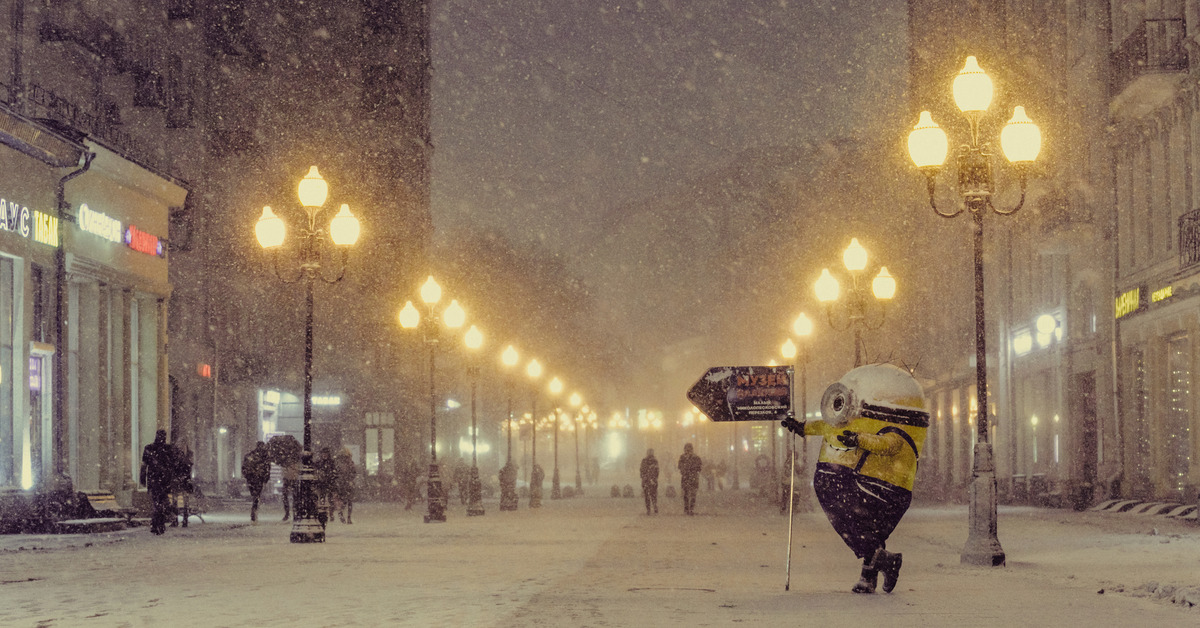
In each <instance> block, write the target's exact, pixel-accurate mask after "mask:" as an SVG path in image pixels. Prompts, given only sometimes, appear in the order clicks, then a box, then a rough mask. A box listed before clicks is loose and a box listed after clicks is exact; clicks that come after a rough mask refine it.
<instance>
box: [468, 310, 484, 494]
mask: <svg viewBox="0 0 1200 628" xmlns="http://www.w3.org/2000/svg"><path fill="white" fill-rule="evenodd" d="M463 340H464V341H465V342H466V344H467V348H468V349H470V350H471V353H472V355H471V366H469V367H467V371H468V372H469V373H470V374H471V477H469V478H467V516H468V517H478V516H479V515H482V514H484V510H483V488H482V487H481V486H480V483H479V453H478V452H479V428H478V425H477V423H476V421H475V393H476V389H477V388H478V387H479V363H478V362H477V354H478V351H479V348H480V347H482V346H483V333H482V332H480V331H479V328H478V327H476V326H474V325H471V328H470V329H468V330H467V333H466V335H464V336H463Z"/></svg>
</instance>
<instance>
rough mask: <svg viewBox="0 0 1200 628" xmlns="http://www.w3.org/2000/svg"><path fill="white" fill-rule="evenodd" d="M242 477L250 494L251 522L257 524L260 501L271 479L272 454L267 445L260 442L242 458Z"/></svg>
mask: <svg viewBox="0 0 1200 628" xmlns="http://www.w3.org/2000/svg"><path fill="white" fill-rule="evenodd" d="M242 477H243V478H245V479H246V490H248V491H249V492H250V500H251V501H250V521H255V522H257V521H258V500H259V499H260V498H261V497H262V490H263V486H264V485H266V483H267V480H269V479H270V478H271V454H270V453H269V452H268V451H267V444H266V443H264V442H262V441H261V440H260V441H258V444H256V445H255V446H254V449H251V450H250V451H249V452H248V453H247V454H246V455H245V456H243V457H242Z"/></svg>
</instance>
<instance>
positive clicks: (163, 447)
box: [138, 430, 175, 534]
mask: <svg viewBox="0 0 1200 628" xmlns="http://www.w3.org/2000/svg"><path fill="white" fill-rule="evenodd" d="M174 477H175V448H174V447H171V446H170V445H168V444H167V431H166V430H158V431H157V432H155V433H154V442H153V443H150V444H149V445H146V447H145V448H143V449H142V466H141V470H140V471H139V473H138V480H139V482H140V483H141V484H142V485H143V486H145V487H146V489H147V490H148V491H149V492H150V503H151V504H152V506H153V511H152V512H151V515H150V532H152V533H154V534H162V533H163V532H166V531H167V509H168V507H169V503H168V502H169V500H170V496H171V482H172V480H173V479H174Z"/></svg>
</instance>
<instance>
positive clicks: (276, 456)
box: [267, 434, 304, 521]
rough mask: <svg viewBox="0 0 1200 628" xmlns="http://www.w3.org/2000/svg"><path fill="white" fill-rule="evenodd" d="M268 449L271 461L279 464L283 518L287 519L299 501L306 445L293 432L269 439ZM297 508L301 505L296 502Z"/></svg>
mask: <svg viewBox="0 0 1200 628" xmlns="http://www.w3.org/2000/svg"><path fill="white" fill-rule="evenodd" d="M267 451H269V452H271V462H272V463H274V464H277V465H279V468H280V469H281V471H282V473H281V477H282V479H283V486H282V487H281V489H280V492H281V495H280V497H282V498H283V520H284V521H287V520H288V519H289V518H290V517H291V514H292V508H291V506H292V503H293V502H297V501H299V500H298V499H297V498H296V490H297V489H299V488H300V458H301V456H302V455H303V452H304V447H303V446H301V445H300V441H298V440H296V437H295V436H292V435H291V434H278V435H275V436H272V437H271V438H270V439H268V440H267ZM296 510H300V505H299V504H296Z"/></svg>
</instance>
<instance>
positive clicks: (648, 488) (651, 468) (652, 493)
mask: <svg viewBox="0 0 1200 628" xmlns="http://www.w3.org/2000/svg"><path fill="white" fill-rule="evenodd" d="M642 496H643V497H644V498H645V499H646V514H650V509H651V507H653V509H654V514H656V515H657V514H658V458H655V457H654V450H653V449H647V450H646V457H645V458H642Z"/></svg>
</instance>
